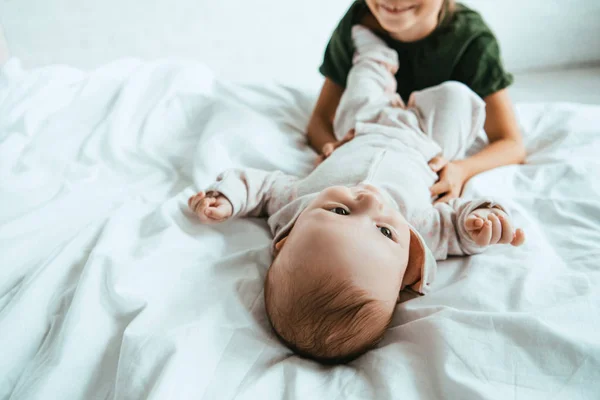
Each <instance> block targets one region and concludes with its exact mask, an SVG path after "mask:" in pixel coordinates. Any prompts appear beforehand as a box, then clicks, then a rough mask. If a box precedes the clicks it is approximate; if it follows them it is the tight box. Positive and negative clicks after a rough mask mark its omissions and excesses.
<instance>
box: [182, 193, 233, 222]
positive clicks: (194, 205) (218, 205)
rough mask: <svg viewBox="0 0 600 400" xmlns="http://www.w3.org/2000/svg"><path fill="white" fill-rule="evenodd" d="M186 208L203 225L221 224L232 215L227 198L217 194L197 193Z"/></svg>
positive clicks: (231, 207) (231, 208)
mask: <svg viewBox="0 0 600 400" xmlns="http://www.w3.org/2000/svg"><path fill="white" fill-rule="evenodd" d="M188 206H189V207H190V209H191V210H192V211H193V212H194V213H195V214H196V215H197V216H198V219H199V220H200V222H202V223H203V224H210V223H216V222H223V221H225V220H227V219H228V218H229V217H231V215H232V214H233V206H232V205H231V203H230V202H229V200H227V197H225V196H223V195H222V194H221V193H217V192H208V193H204V192H198V194H196V195H194V196H192V197H190V199H189V200H188Z"/></svg>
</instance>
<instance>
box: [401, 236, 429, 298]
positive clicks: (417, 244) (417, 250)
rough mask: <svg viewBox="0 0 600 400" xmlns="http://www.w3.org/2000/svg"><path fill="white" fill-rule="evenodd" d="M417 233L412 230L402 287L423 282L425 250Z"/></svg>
mask: <svg viewBox="0 0 600 400" xmlns="http://www.w3.org/2000/svg"><path fill="white" fill-rule="evenodd" d="M423 246H424V245H423V242H421V240H420V239H419V236H418V235H417V233H415V231H414V230H413V229H412V228H411V229H410V245H409V249H408V265H407V266H406V272H405V273H404V278H403V279H402V287H403V288H404V287H405V286H411V285H414V284H415V283H417V282H418V281H420V280H421V275H422V274H423V270H424V268H425V248H424V247H423Z"/></svg>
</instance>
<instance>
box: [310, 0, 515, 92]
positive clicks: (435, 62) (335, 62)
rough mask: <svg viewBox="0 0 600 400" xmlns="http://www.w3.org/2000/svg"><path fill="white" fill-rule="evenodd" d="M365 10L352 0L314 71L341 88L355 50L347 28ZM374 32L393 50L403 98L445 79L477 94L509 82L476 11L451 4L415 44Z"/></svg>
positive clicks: (495, 46)
mask: <svg viewBox="0 0 600 400" xmlns="http://www.w3.org/2000/svg"><path fill="white" fill-rule="evenodd" d="M369 12H370V11H369V9H368V7H367V5H366V3H365V2H364V0H357V1H355V2H354V4H352V6H351V7H350V9H349V10H348V12H347V13H346V15H345V16H344V17H343V18H342V20H341V21H340V23H339V25H338V26H337V28H336V29H335V31H334V32H333V35H332V36H331V39H330V40H329V44H328V45H327V48H326V50H325V57H324V60H323V64H322V65H321V68H320V69H319V71H320V72H321V73H322V74H323V75H324V76H326V77H328V78H329V79H331V80H332V81H334V82H335V83H337V84H338V85H340V86H342V87H346V79H347V78H348V73H349V72H350V68H351V67H352V56H353V55H354V51H355V49H354V44H353V43H352V36H351V30H352V26H353V25H356V24H358V23H359V22H360V21H361V19H362V18H363V17H364V15H365V14H366V13H369ZM376 33H377V34H378V35H379V36H380V37H381V38H382V39H383V40H385V42H386V43H387V44H388V45H389V46H390V47H391V48H393V49H395V50H396V51H397V52H398V57H399V60H400V69H399V70H398V73H397V74H396V80H397V82H398V93H399V94H400V96H402V98H403V99H404V100H405V101H407V100H408V97H409V96H410V94H411V93H412V92H413V91H415V90H421V89H425V88H428V87H431V86H436V85H439V84H441V83H443V82H446V81H450V80H453V81H459V82H463V83H464V84H466V85H467V86H469V87H470V88H471V89H472V90H473V91H474V92H475V93H477V94H478V95H479V96H481V97H482V98H483V97H486V96H487V95H489V94H492V93H495V92H497V91H498V90H501V89H504V88H506V87H507V86H509V85H510V84H511V83H512V81H513V77H512V75H511V74H509V73H508V72H506V71H505V70H504V67H503V65H502V59H501V57H500V47H499V46H498V42H497V41H496V38H495V36H494V34H493V33H492V31H491V30H490V28H489V27H488V26H487V25H486V24H485V22H484V21H483V19H482V18H481V16H480V15H479V14H478V13H477V12H475V11H473V10H471V9H469V8H467V7H466V6H464V5H462V4H457V5H456V9H455V11H454V13H453V14H451V15H450V16H448V17H447V18H445V19H444V21H442V23H441V24H440V25H439V26H438V27H437V28H436V30H435V31H433V32H432V33H431V34H430V35H429V36H427V37H426V38H424V39H421V40H418V41H416V42H400V41H398V40H395V39H393V38H392V37H390V36H389V35H387V34H385V33H380V32H376Z"/></svg>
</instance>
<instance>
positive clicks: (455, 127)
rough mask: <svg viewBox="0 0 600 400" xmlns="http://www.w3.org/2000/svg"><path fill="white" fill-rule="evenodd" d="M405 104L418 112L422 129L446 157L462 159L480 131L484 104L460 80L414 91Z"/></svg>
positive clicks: (483, 120)
mask: <svg viewBox="0 0 600 400" xmlns="http://www.w3.org/2000/svg"><path fill="white" fill-rule="evenodd" d="M408 107H410V108H412V109H414V110H415V111H416V112H417V115H418V116H419V123H420V126H421V129H422V130H423V132H424V133H425V134H426V135H427V136H429V137H430V138H431V139H433V140H434V141H435V142H436V143H437V144H438V145H439V146H440V147H441V148H442V151H443V155H444V157H445V158H446V159H448V160H456V159H461V158H464V157H465V152H466V151H467V150H468V149H469V147H470V146H471V145H472V144H473V142H474V141H475V139H476V138H477V135H478V134H479V133H480V132H482V131H483V124H484V123H485V103H484V101H483V100H482V99H481V98H480V97H479V96H478V95H477V94H475V93H474V92H473V91H472V90H471V89H469V87H468V86H466V85H464V84H462V83H459V82H445V83H443V84H441V85H438V86H434V87H432V88H429V89H425V90H421V91H418V92H413V93H412V95H411V96H410V99H409V101H408Z"/></svg>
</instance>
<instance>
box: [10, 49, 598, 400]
mask: <svg viewBox="0 0 600 400" xmlns="http://www.w3.org/2000/svg"><path fill="white" fill-rule="evenodd" d="M313 101H314V96H313V94H312V93H303V92H301V91H297V90H294V89H290V88H285V87H281V86H273V87H263V88H261V89H258V88H251V87H242V86H233V85H230V84H225V83H219V82H216V81H215V80H214V79H213V77H212V73H211V72H210V71H209V70H208V69H207V68H205V67H203V66H202V65H199V64H191V63H169V62H156V63H141V62H139V61H136V60H124V61H119V62H115V63H112V64H109V65H106V66H104V67H102V68H100V69H98V70H95V71H93V72H91V73H83V72H81V71H79V70H75V69H71V68H67V67H61V66H53V67H46V68H42V69H34V70H31V71H23V70H22V69H21V68H20V66H19V63H18V62H17V61H16V60H11V61H10V62H9V63H8V64H7V65H6V66H5V67H4V68H3V69H2V70H1V74H0V264H1V267H0V399H19V400H20V399H96V398H98V399H104V398H114V399H146V398H148V399H167V398H169V399H171V398H173V399H187V398H194V399H231V398H239V399H279V398H287V399H318V398H327V399H363V398H372V399H392V398H401V399H438V398H439V399H441V398H445V399H482V398H488V399H545V400H546V399H597V398H598V396H599V395H600V311H599V305H600V289H599V284H600V197H599V195H600V182H599V180H598V176H600V175H599V174H600V162H599V161H598V154H599V151H600V106H590V105H588V106H584V105H576V104H553V105H544V104H529V105H527V104H521V105H519V107H518V111H519V117H520V121H521V124H522V127H523V132H524V134H525V139H526V143H527V149H528V152H529V157H528V165H526V166H511V167H504V168H500V169H497V170H494V171H490V172H488V173H485V174H482V175H480V176H478V177H476V178H475V179H473V180H472V181H471V182H470V183H469V185H468V187H467V195H476V194H486V195H494V196H502V197H507V198H510V199H511V204H513V211H514V216H515V220H516V221H517V223H518V224H519V225H521V226H522V227H523V228H524V229H525V230H526V232H527V235H528V241H527V243H526V245H525V246H524V247H522V248H519V249H510V248H494V249H492V250H490V251H489V252H487V253H485V254H483V255H479V256H475V257H471V258H455V259H452V260H450V261H446V262H443V263H442V265H441V266H440V277H439V279H438V280H437V281H436V282H435V284H434V291H433V293H432V294H431V295H428V296H425V297H422V298H418V299H414V300H411V301H407V302H405V303H402V304H401V305H399V306H398V309H397V313H396V315H395V317H394V321H393V327H392V328H391V329H390V331H389V332H388V334H387V335H386V337H385V340H384V341H383V343H382V344H381V345H380V346H379V348H378V349H377V350H374V351H372V352H370V353H368V354H367V355H365V356H364V357H362V358H360V359H359V360H357V361H356V362H354V363H352V364H351V365H348V366H340V367H335V368H325V367H322V366H319V365H318V364H315V363H312V362H310V361H306V360H302V359H299V358H297V357H295V356H291V355H290V352H289V351H288V350H286V349H285V348H284V347H283V346H282V345H280V344H279V343H278V342H277V340H276V339H275V338H274V336H273V335H272V334H271V332H270V329H269V325H268V322H267V320H266V316H265V313H264V309H263V300H262V279H263V277H264V274H265V270H266V268H267V266H268V264H269V261H270V258H269V254H268V248H267V247H268V243H269V232H268V230H267V229H266V224H265V222H264V221H261V220H240V221H233V222H231V223H227V224H223V225H219V226H212V227H206V226H201V225H199V224H198V223H197V222H196V221H195V219H194V218H193V216H192V215H191V214H190V213H189V212H188V211H187V207H186V200H187V198H188V196H189V195H191V194H192V193H193V192H194V190H195V187H201V186H203V185H204V184H205V183H206V182H208V181H210V180H211V179H212V178H213V177H214V175H215V174H216V173H218V172H219V171H220V170H221V169H224V168H227V167H232V166H236V165H244V166H253V167H258V168H266V169H275V168H278V169H282V170H284V171H286V172H289V173H296V174H305V173H307V172H308V171H309V170H310V165H311V161H312V157H313V155H312V153H311V152H310V151H309V150H308V149H307V148H306V147H305V145H304V144H303V143H304V138H303V135H302V132H303V130H304V127H305V125H306V122H307V118H308V114H309V111H310V109H311V107H312V102H313Z"/></svg>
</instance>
